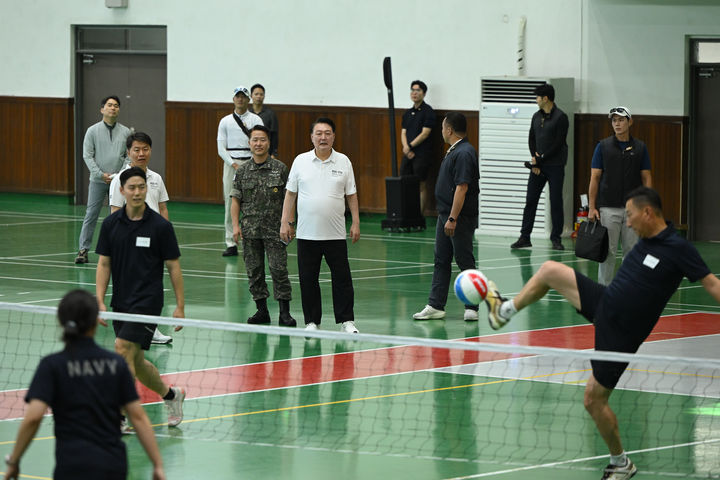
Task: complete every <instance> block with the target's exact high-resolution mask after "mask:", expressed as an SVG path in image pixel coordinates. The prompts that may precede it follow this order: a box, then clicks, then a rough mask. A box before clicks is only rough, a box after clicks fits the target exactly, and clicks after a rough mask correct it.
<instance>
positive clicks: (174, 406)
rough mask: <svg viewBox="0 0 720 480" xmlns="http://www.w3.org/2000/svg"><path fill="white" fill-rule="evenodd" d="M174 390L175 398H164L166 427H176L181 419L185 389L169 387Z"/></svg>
mask: <svg viewBox="0 0 720 480" xmlns="http://www.w3.org/2000/svg"><path fill="white" fill-rule="evenodd" d="M170 388H171V389H172V390H173V391H174V392H175V398H173V399H172V400H165V406H166V407H167V411H168V427H177V426H178V425H180V422H182V420H183V402H184V401H185V389H184V388H178V387H170Z"/></svg>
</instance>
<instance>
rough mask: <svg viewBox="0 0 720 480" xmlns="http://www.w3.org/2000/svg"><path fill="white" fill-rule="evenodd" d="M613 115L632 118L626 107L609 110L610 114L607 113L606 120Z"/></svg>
mask: <svg viewBox="0 0 720 480" xmlns="http://www.w3.org/2000/svg"><path fill="white" fill-rule="evenodd" d="M613 115H620V116H621V117H627V118H632V115H630V110H628V109H627V107H622V106H620V107H613V108H611V109H610V113H608V118H612V116H613Z"/></svg>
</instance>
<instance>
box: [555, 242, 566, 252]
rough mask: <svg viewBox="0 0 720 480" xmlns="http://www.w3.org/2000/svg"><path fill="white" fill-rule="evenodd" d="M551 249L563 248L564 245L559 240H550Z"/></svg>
mask: <svg viewBox="0 0 720 480" xmlns="http://www.w3.org/2000/svg"><path fill="white" fill-rule="evenodd" d="M552 249H553V250H565V246H564V245H563V244H562V243H560V242H552Z"/></svg>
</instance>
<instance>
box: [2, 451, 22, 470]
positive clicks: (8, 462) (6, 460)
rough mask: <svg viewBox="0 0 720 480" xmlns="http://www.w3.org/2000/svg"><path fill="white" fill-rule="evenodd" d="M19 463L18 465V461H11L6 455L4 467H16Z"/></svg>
mask: <svg viewBox="0 0 720 480" xmlns="http://www.w3.org/2000/svg"><path fill="white" fill-rule="evenodd" d="M19 463H20V462H19V461H17V462H13V461H11V460H10V454H9V453H8V454H7V455H5V465H7V466H9V467H17V466H18V464H19Z"/></svg>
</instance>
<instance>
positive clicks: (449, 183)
mask: <svg viewBox="0 0 720 480" xmlns="http://www.w3.org/2000/svg"><path fill="white" fill-rule="evenodd" d="M442 136H443V140H445V143H447V144H448V145H450V148H449V149H448V151H447V153H446V154H445V159H444V160H443V161H442V163H441V164H440V172H439V173H438V179H437V183H436V184H435V198H436V200H437V209H438V219H437V225H436V227H435V269H434V270H433V276H432V285H431V287H430V296H429V298H428V304H427V305H425V308H423V309H422V310H421V311H419V312H417V313H416V314H414V315H413V318H414V319H415V320H433V319H440V318H445V304H446V303H447V297H448V289H449V288H450V272H451V270H452V260H453V257H455V262H456V263H457V266H458V267H459V268H460V270H467V269H470V268H475V255H474V254H473V244H472V243H473V237H474V235H475V229H476V228H477V225H478V194H479V193H480V188H479V186H478V180H479V179H480V169H479V164H478V154H477V151H476V150H475V149H474V148H473V146H472V145H470V142H468V140H467V119H466V118H465V116H464V115H463V114H461V113H458V112H450V113H448V114H447V115H446V116H445V119H444V120H443V122H442ZM477 311H478V307H477V306H475V307H465V314H464V318H465V320H467V321H473V320H477V319H478V313H477Z"/></svg>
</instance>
